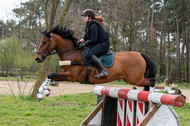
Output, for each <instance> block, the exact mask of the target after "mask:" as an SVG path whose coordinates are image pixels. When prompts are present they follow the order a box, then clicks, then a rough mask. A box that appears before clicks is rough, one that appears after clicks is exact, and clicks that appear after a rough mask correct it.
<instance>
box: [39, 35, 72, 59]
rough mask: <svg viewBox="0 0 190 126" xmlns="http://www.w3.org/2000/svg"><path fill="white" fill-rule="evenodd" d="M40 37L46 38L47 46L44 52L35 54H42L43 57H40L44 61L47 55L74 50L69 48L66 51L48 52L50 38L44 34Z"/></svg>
mask: <svg viewBox="0 0 190 126" xmlns="http://www.w3.org/2000/svg"><path fill="white" fill-rule="evenodd" d="M42 37H47V38H48V45H47V47H46V48H45V50H44V51H43V52H36V53H37V54H44V55H42V57H43V58H44V59H45V58H46V57H47V56H49V55H55V54H60V53H63V52H68V51H72V50H74V49H75V48H71V49H67V50H63V51H60V52H51V51H50V45H51V36H50V35H46V34H45V33H43V35H42Z"/></svg>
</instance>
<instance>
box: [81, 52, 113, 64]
mask: <svg viewBox="0 0 190 126" xmlns="http://www.w3.org/2000/svg"><path fill="white" fill-rule="evenodd" d="M86 52H87V50H85V51H84V52H83V54H82V58H83V60H84V63H85V64H87V65H89V66H92V67H95V65H93V64H91V63H90V62H89V61H88V60H87V59H86V56H85V55H86ZM101 62H102V64H103V65H104V67H112V66H113V63H114V53H113V52H112V53H111V54H105V55H102V60H101Z"/></svg>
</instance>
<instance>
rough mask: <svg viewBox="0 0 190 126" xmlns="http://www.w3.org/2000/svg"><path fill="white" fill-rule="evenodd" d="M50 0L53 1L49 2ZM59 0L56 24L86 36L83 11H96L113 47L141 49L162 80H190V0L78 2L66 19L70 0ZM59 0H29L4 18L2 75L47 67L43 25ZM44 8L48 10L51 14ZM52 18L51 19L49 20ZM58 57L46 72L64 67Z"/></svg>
mask: <svg viewBox="0 0 190 126" xmlns="http://www.w3.org/2000/svg"><path fill="white" fill-rule="evenodd" d="M47 1H48V2H47ZM56 1H59V4H58V6H57V10H56V13H55V14H54V16H55V18H54V19H55V20H54V24H53V25H54V26H55V25H57V24H62V25H64V26H66V27H68V28H69V29H71V30H73V31H74V32H75V34H74V36H75V37H76V38H79V39H80V38H81V37H83V35H84V28H85V24H84V23H83V21H82V19H81V13H82V12H83V10H85V9H87V8H91V9H94V10H95V11H96V12H97V15H98V16H102V17H103V18H104V19H105V23H104V27H105V29H106V30H107V31H108V32H109V34H110V40H111V46H112V48H113V51H115V52H118V51H138V52H143V53H146V54H147V55H149V56H150V57H151V58H152V59H153V60H154V61H155V64H156V69H157V74H156V78H157V80H158V81H160V82H163V80H164V79H165V78H169V79H170V80H172V81H173V82H184V83H186V84H187V85H188V83H189V74H190V71H189V65H190V60H189V58H190V49H189V48H190V1H189V0H72V4H71V6H70V8H69V10H68V13H67V14H66V17H65V18H64V20H61V21H60V17H61V14H62V12H63V10H64V8H65V6H66V2H67V1H69V0H56ZM54 2H55V1H53V0H29V2H24V3H20V6H19V7H17V8H15V9H13V12H14V14H15V15H16V18H15V19H11V20H10V19H9V20H6V21H3V20H0V76H4V77H5V76H18V75H19V76H20V77H21V78H23V77H29V76H30V75H32V76H34V77H35V76H37V73H38V71H39V69H40V67H42V66H41V65H39V64H38V63H37V62H36V61H35V60H34V56H35V54H36V51H37V49H38V46H39V42H40V38H41V34H40V32H39V29H41V30H45V29H49V28H50V27H48V26H51V25H48V23H50V22H48V21H47V20H48V19H49V18H51V15H50V14H51V13H50V11H51V9H49V8H50V7H51V6H52V5H53V4H54ZM44 10H47V12H46V13H45V11H44ZM46 18H48V19H46ZM58 62H59V58H58V56H56V55H54V56H51V58H50V61H49V65H48V70H47V71H46V73H50V72H58V71H59V70H60V68H59V65H58Z"/></svg>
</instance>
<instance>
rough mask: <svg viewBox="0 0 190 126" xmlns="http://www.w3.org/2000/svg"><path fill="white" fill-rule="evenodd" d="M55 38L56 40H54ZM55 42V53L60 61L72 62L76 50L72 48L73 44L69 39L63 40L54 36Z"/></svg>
mask: <svg viewBox="0 0 190 126" xmlns="http://www.w3.org/2000/svg"><path fill="white" fill-rule="evenodd" d="M55 37H56V38H55ZM54 38H55V41H56V49H55V50H56V52H58V55H59V57H60V60H61V61H63V60H72V59H73V57H74V56H75V54H76V52H77V50H76V49H75V48H74V44H73V42H72V41H71V40H69V39H63V38H61V37H60V36H58V35H54Z"/></svg>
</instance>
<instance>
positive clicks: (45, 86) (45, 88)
mask: <svg viewBox="0 0 190 126" xmlns="http://www.w3.org/2000/svg"><path fill="white" fill-rule="evenodd" d="M50 82H51V79H49V78H48V77H47V78H46V80H45V81H44V82H43V83H42V85H41V86H40V88H39V89H38V94H37V98H38V101H41V100H42V99H43V97H44V96H43V93H45V94H46V96H49V94H50V89H49V88H48V86H49V84H50Z"/></svg>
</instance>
